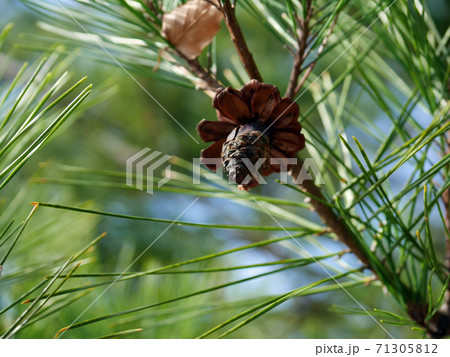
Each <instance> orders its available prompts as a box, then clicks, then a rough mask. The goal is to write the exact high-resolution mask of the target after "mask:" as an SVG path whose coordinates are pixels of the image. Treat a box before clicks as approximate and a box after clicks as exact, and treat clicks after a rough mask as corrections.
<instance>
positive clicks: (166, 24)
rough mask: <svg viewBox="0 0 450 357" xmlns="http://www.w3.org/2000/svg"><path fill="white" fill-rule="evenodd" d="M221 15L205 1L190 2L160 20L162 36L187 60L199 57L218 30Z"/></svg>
mask: <svg viewBox="0 0 450 357" xmlns="http://www.w3.org/2000/svg"><path fill="white" fill-rule="evenodd" d="M222 18H223V15H222V13H221V12H220V11H219V10H218V9H217V8H216V7H215V6H213V5H211V4H210V2H208V1H206V0H190V1H188V2H187V3H186V4H184V5H181V6H178V7H177V8H175V9H174V10H173V11H171V12H169V13H167V14H164V16H163V18H162V34H163V36H164V37H165V38H167V40H168V41H169V42H170V43H171V44H172V45H174V46H175V48H176V49H177V50H178V51H180V52H181V53H182V54H184V55H185V56H186V57H187V58H189V59H194V58H196V57H198V56H199V55H200V53H201V52H202V50H203V49H204V48H205V47H206V46H208V45H209V44H210V43H211V41H212V40H213V38H214V36H215V35H216V34H217V32H218V31H219V29H220V21H221V20H222Z"/></svg>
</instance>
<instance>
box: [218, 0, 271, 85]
mask: <svg viewBox="0 0 450 357" xmlns="http://www.w3.org/2000/svg"><path fill="white" fill-rule="evenodd" d="M220 7H221V11H222V13H223V16H224V19H225V24H226V26H227V28H228V31H229V33H230V36H231V39H232V40H233V43H234V45H235V47H236V50H237V52H238V55H239V58H240V59H241V62H242V63H243V64H244V67H245V70H246V71H247V74H248V76H249V77H250V79H256V80H258V81H260V82H263V79H262V77H261V74H260V73H259V71H258V67H256V63H255V60H254V59H253V55H252V54H251V52H250V50H249V49H248V46H247V43H246V42H245V39H244V35H243V34H242V30H241V27H240V26H239V23H238V21H237V19H236V14H235V7H234V6H232V5H231V2H230V0H223V1H222V2H221V3H220Z"/></svg>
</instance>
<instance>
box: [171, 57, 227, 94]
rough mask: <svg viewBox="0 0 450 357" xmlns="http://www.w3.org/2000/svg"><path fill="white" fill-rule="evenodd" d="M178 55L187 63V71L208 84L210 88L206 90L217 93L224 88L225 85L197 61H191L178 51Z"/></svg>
mask: <svg viewBox="0 0 450 357" xmlns="http://www.w3.org/2000/svg"><path fill="white" fill-rule="evenodd" d="M176 53H177V55H178V56H179V57H181V58H182V59H183V60H185V61H186V63H187V66H185V68H186V69H188V70H189V71H190V72H192V73H194V74H195V75H197V76H198V78H199V79H201V80H203V81H205V82H206V84H207V85H208V88H206V89H210V90H213V91H215V90H217V89H218V88H220V87H223V85H222V84H221V83H220V82H219V81H218V80H217V78H216V77H214V76H213V75H212V74H211V73H210V72H208V71H207V70H206V69H205V67H203V66H202V65H201V64H200V62H199V61H198V60H197V59H189V58H187V57H186V56H185V55H184V54H183V53H181V52H180V51H178V50H176Z"/></svg>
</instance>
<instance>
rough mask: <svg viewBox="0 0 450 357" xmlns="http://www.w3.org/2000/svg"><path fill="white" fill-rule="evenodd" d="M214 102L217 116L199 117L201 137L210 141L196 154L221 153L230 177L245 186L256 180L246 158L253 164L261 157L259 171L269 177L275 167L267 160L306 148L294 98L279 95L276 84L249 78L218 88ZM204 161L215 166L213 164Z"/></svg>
mask: <svg viewBox="0 0 450 357" xmlns="http://www.w3.org/2000/svg"><path fill="white" fill-rule="evenodd" d="M213 106H214V108H216V110H217V117H218V119H219V121H208V120H204V119H203V120H202V121H201V122H200V123H199V124H198V126H197V131H198V133H199V135H200V137H201V139H202V140H203V141H206V142H208V141H214V143H213V144H212V145H210V146H209V147H208V148H206V149H204V150H202V152H201V158H202V159H211V158H222V164H223V167H224V170H225V172H226V174H227V175H228V177H229V178H230V180H231V181H233V182H236V183H237V184H239V185H240V186H241V188H243V189H245V190H248V189H250V188H252V187H255V186H257V185H258V181H257V180H256V178H255V177H254V175H252V174H251V172H250V171H249V169H248V165H246V164H245V163H246V162H250V163H251V164H252V165H253V166H255V165H256V166H258V164H257V163H258V160H259V159H263V161H264V162H263V163H262V165H260V167H259V170H258V171H259V173H260V174H261V175H262V176H268V175H270V174H271V173H273V172H279V171H280V166H279V165H277V164H276V163H274V160H271V159H283V158H292V157H295V156H296V154H297V153H298V151H300V150H301V149H303V148H304V147H305V138H304V136H303V135H302V134H301V133H300V131H301V126H300V123H299V122H298V116H299V108H298V105H297V103H295V102H293V101H292V100H291V99H289V98H283V99H281V97H280V92H279V91H278V89H277V87H275V86H273V85H271V84H267V83H261V82H259V81H257V80H251V81H250V82H249V83H247V84H246V85H244V86H243V87H242V88H241V89H240V90H236V89H233V88H230V87H228V88H222V89H220V90H218V91H217V93H216V96H215V98H214V100H213ZM247 160H248V161H247ZM205 166H206V167H208V168H210V169H212V170H215V169H216V166H215V165H213V164H208V163H205Z"/></svg>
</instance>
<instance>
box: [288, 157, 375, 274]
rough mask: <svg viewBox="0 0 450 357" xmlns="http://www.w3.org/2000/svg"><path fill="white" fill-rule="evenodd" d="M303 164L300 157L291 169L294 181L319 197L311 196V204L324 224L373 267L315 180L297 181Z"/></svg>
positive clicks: (364, 261)
mask: <svg viewBox="0 0 450 357" xmlns="http://www.w3.org/2000/svg"><path fill="white" fill-rule="evenodd" d="M302 166H303V161H302V160H301V159H298V164H297V165H296V166H294V167H293V168H292V169H291V175H292V177H293V179H294V182H295V183H296V184H298V186H299V187H300V189H302V190H303V191H305V192H306V193H308V194H309V195H311V196H312V197H316V198H317V199H314V198H311V206H312V207H313V210H314V211H315V212H316V213H317V214H318V216H319V217H320V219H321V221H322V222H323V224H325V225H326V226H327V227H328V228H329V229H330V230H331V232H333V233H334V234H336V236H337V238H338V240H339V241H341V242H342V243H344V244H345V245H346V246H347V247H349V248H350V250H351V251H352V253H354V254H355V255H356V256H357V257H358V259H359V260H361V262H362V263H363V264H364V265H365V266H366V267H367V268H370V269H371V268H372V267H371V265H370V261H369V259H368V258H367V256H366V254H365V253H364V251H363V250H362V249H361V247H360V246H359V245H358V244H357V241H356V239H355V237H354V235H353V233H352V232H351V231H350V230H349V229H348V228H347V226H346V225H345V223H344V221H343V220H342V218H341V217H338V216H337V215H336V213H335V212H334V211H333V210H332V209H331V208H330V207H329V206H327V205H325V204H324V203H322V202H324V201H326V199H325V197H324V196H323V195H322V192H321V191H320V189H319V188H318V187H317V186H316V184H315V183H314V181H312V180H303V182H302V183H297V182H298V181H299V180H298V177H299V174H300V170H301V167H302ZM321 201H322V202H321ZM372 270H373V269H372Z"/></svg>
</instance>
